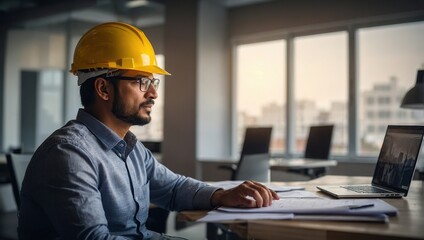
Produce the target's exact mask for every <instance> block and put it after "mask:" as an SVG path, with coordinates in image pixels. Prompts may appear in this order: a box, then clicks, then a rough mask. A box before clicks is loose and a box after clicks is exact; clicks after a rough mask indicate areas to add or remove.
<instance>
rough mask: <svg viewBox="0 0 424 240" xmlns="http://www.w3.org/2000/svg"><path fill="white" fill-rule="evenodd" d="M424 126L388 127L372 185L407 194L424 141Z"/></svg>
mask: <svg viewBox="0 0 424 240" xmlns="http://www.w3.org/2000/svg"><path fill="white" fill-rule="evenodd" d="M423 134H424V126H393V125H389V126H388V127H387V131H386V136H385V137H384V141H383V146H382V147H381V150H380V155H379V157H378V161H377V165H376V167H375V170H374V176H373V180H372V183H373V184H376V185H379V186H382V187H385V188H389V189H391V190H393V191H397V192H402V193H407V192H408V189H409V186H410V184H411V180H412V176H413V174H414V170H415V165H416V162H417V159H418V154H419V152H420V147H421V141H422V139H423Z"/></svg>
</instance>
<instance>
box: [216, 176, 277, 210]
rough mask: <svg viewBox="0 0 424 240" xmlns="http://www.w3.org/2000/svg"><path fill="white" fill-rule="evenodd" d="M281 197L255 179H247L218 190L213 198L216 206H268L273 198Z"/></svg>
mask: <svg viewBox="0 0 424 240" xmlns="http://www.w3.org/2000/svg"><path fill="white" fill-rule="evenodd" d="M274 199H279V197H278V195H277V193H275V192H274V191H272V190H271V189H269V188H267V187H265V186H264V185H262V184H260V183H258V182H255V181H245V182H243V183H242V184H240V185H238V186H237V187H234V188H231V189H228V190H218V191H216V192H215V193H214V194H213V195H212V198H211V204H212V206H215V207H220V206H224V207H241V208H253V207H268V206H270V205H271V203H272V200H274Z"/></svg>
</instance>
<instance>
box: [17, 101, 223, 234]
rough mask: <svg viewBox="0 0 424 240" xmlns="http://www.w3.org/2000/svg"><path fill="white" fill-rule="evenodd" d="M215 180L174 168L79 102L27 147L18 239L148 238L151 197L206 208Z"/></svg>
mask: <svg viewBox="0 0 424 240" xmlns="http://www.w3.org/2000/svg"><path fill="white" fill-rule="evenodd" d="M214 191H216V188H215V187H211V186H208V185H207V184H205V183H202V182H200V181H197V180H195V179H192V178H188V177H184V176H181V175H178V174H175V173H173V172H172V171H170V170H169V169H167V168H166V167H165V166H163V165H162V164H160V163H159V162H158V161H157V160H156V159H155V158H154V157H153V155H152V153H151V152H150V151H149V150H147V149H146V148H145V147H144V146H143V145H142V144H141V143H140V141H137V139H136V137H135V136H134V135H133V134H132V133H131V132H128V134H127V135H126V136H125V138H124V139H122V138H120V137H119V136H118V135H117V134H115V133H114V132H113V131H112V130H111V129H109V128H108V127H107V126H105V125H104V124H103V123H101V122H100V121H98V120H97V119H96V118H94V117H93V116H92V115H90V114H89V113H87V112H85V111H84V110H82V109H80V110H79V112H78V115H77V118H76V120H73V121H70V122H68V123H67V124H66V125H65V126H63V127H62V128H60V129H59V130H57V131H55V132H54V133H53V134H52V135H51V136H50V137H48V138H47V139H46V140H45V142H44V143H43V144H42V145H41V146H40V147H39V148H38V149H37V151H36V152H35V153H34V155H33V158H32V159H31V162H30V164H29V166H28V168H27V171H26V175H25V179H24V181H23V184H22V189H21V209H20V216H19V228H18V232H19V236H20V239H142V238H143V239H153V238H155V237H157V235H158V234H156V233H154V232H151V231H149V230H147V229H146V227H145V223H146V219H147V215H148V208H149V204H150V202H152V203H154V204H155V205H157V206H160V207H163V208H166V209H169V210H185V209H210V208H212V206H211V205H210V198H211V196H212V194H213V193H214Z"/></svg>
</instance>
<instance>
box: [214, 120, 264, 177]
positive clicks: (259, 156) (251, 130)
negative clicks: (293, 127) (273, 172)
mask: <svg viewBox="0 0 424 240" xmlns="http://www.w3.org/2000/svg"><path fill="white" fill-rule="evenodd" d="M271 133H272V127H248V128H246V132H245V135H244V141H243V147H242V150H241V153H240V159H239V161H238V163H237V164H232V165H231V166H228V165H224V166H219V168H221V169H226V170H230V171H231V180H255V181H259V182H268V181H270V169H269V161H270V153H269V146H270V143H271Z"/></svg>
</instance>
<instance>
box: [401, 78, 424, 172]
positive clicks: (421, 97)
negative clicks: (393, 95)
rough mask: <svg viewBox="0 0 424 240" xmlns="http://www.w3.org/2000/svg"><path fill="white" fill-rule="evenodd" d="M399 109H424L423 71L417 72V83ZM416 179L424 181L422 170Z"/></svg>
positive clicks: (423, 170) (404, 98)
mask: <svg viewBox="0 0 424 240" xmlns="http://www.w3.org/2000/svg"><path fill="white" fill-rule="evenodd" d="M400 107H401V108H411V109H424V70H418V72H417V82H416V83H415V86H414V87H413V88H411V89H410V90H409V91H408V92H407V93H406V94H405V97H403V101H402V103H401V104H400ZM418 175H419V176H418V179H420V180H424V169H419V170H418Z"/></svg>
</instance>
